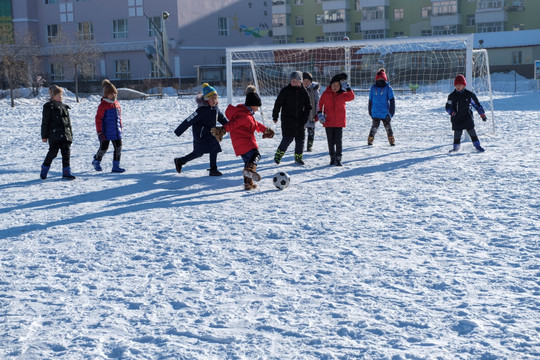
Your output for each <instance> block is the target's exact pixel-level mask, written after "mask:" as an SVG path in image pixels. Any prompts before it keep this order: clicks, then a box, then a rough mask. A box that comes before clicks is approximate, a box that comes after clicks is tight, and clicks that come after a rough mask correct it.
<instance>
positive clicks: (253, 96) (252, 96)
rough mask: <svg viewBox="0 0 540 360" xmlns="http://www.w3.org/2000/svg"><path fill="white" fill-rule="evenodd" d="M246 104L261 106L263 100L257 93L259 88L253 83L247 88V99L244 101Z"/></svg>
mask: <svg viewBox="0 0 540 360" xmlns="http://www.w3.org/2000/svg"><path fill="white" fill-rule="evenodd" d="M244 104H245V105H246V106H261V105H262V101H261V98H260V97H259V94H257V89H256V88H255V86H253V85H249V86H248V87H247V88H246V101H245V103H244Z"/></svg>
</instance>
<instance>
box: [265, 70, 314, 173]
mask: <svg viewBox="0 0 540 360" xmlns="http://www.w3.org/2000/svg"><path fill="white" fill-rule="evenodd" d="M280 111H281V133H282V135H283V138H282V139H281V143H280V144H279V146H278V148H277V150H276V155H275V156H274V162H275V163H276V164H279V163H280V162H281V158H282V157H283V155H285V151H287V148H288V147H289V145H290V144H291V143H292V142H293V140H294V141H295V146H294V161H295V162H296V163H297V164H299V165H304V160H303V153H304V139H305V137H306V133H305V130H304V126H305V125H306V123H307V121H308V117H309V114H310V112H311V102H310V100H309V94H308V92H307V90H306V89H305V88H304V87H303V86H302V73H301V72H300V71H294V72H292V73H291V76H290V83H289V85H287V86H285V87H284V88H283V89H281V91H280V92H279V94H278V97H277V99H276V101H275V103H274V109H273V111H272V119H273V121H274V123H277V121H278V116H279V112H280Z"/></svg>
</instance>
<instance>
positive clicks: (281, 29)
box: [272, 24, 292, 36]
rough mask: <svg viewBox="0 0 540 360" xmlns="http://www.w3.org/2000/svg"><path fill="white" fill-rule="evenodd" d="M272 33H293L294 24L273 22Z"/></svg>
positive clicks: (283, 34) (286, 34)
mask: <svg viewBox="0 0 540 360" xmlns="http://www.w3.org/2000/svg"><path fill="white" fill-rule="evenodd" d="M272 33H273V35H274V36H288V35H292V26H291V25H285V24H272Z"/></svg>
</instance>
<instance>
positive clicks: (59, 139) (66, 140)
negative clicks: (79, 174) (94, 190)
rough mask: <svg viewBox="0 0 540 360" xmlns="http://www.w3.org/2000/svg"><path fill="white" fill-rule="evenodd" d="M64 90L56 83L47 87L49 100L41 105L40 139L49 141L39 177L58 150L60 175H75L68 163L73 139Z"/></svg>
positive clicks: (45, 175) (46, 172)
mask: <svg viewBox="0 0 540 360" xmlns="http://www.w3.org/2000/svg"><path fill="white" fill-rule="evenodd" d="M63 93H64V90H62V88H61V87H59V86H57V85H52V86H50V87H49V97H50V100H49V101H48V102H46V103H45V104H44V105H43V117H42V120H41V139H42V141H43V142H45V143H46V142H47V141H48V142H49V151H48V152H47V155H46V156H45V160H44V161H43V165H41V173H40V174H39V177H40V178H42V179H43V180H45V179H46V178H47V174H48V172H49V169H50V168H51V163H52V161H53V159H54V158H55V157H56V156H57V155H58V150H60V152H61V154H62V177H63V178H64V179H68V180H73V179H75V176H73V174H72V173H71V167H70V165H69V161H70V158H69V157H70V154H71V150H70V148H71V143H72V141H73V131H72V129H71V120H70V118H69V109H70V107H69V106H67V105H65V104H63V103H62V96H63Z"/></svg>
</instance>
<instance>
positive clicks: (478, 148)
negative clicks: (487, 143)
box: [473, 140, 486, 152]
mask: <svg viewBox="0 0 540 360" xmlns="http://www.w3.org/2000/svg"><path fill="white" fill-rule="evenodd" d="M473 145H474V147H475V148H476V151H478V152H484V151H486V150H484V148H483V147H481V146H480V140H476V141H473Z"/></svg>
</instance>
